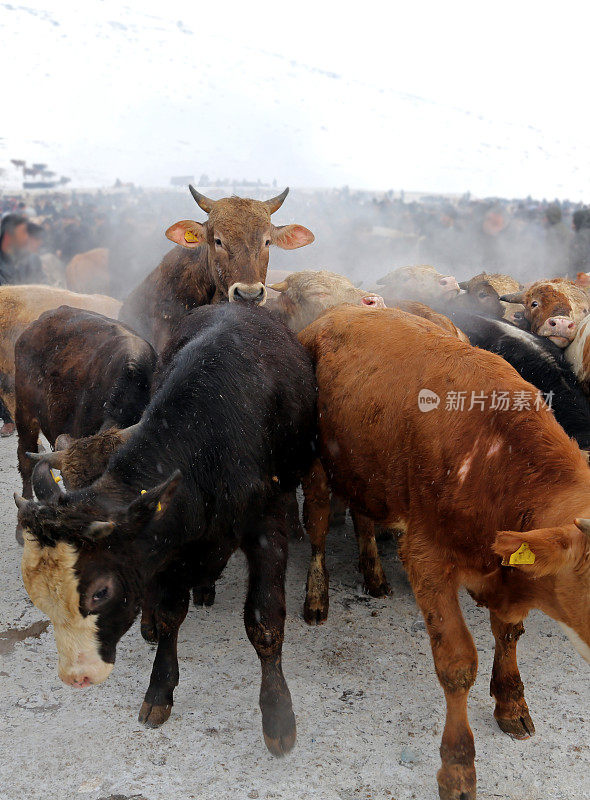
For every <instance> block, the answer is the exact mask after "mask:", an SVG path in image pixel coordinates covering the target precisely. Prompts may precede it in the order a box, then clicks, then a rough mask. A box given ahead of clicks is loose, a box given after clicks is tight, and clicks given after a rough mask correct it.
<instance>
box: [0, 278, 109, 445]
mask: <svg viewBox="0 0 590 800" xmlns="http://www.w3.org/2000/svg"><path fill="white" fill-rule="evenodd" d="M65 305H67V306H73V307H74V308H84V309H86V310H87V311H97V312H98V313H99V314H104V315H105V317H113V318H114V319H116V318H117V315H118V314H119V309H120V308H121V303H120V302H119V301H118V300H115V299H113V298H112V297H107V296H106V295H101V294H76V293H74V292H69V291H67V290H66V289H58V288H56V287H53V286H36V285H28V286H0V400H2V401H4V403H5V405H6V406H7V409H8V411H9V412H10V414H11V415H14V404H15V401H14V345H15V343H16V340H17V339H18V337H19V336H20V335H21V333H22V332H23V331H24V330H25V328H27V327H28V326H29V325H30V324H31V322H33V321H34V320H36V319H37V318H38V317H39V316H40V315H41V314H42V313H43V312H44V311H48V310H49V309H50V308H58V307H59V306H65ZM4 422H5V424H6V422H7V420H4ZM10 423H11V421H9V424H10ZM12 431H14V426H13V427H12Z"/></svg>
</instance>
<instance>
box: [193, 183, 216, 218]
mask: <svg viewBox="0 0 590 800" xmlns="http://www.w3.org/2000/svg"><path fill="white" fill-rule="evenodd" d="M188 188H189V189H190V192H191V194H192V196H193V197H194V198H195V202H196V203H197V205H198V206H199V208H202V209H203V211H204V212H205V213H206V214H210V213H211V209H212V208H213V206H214V205H215V200H210V199H209V198H208V197H205V195H204V194H201V192H197V190H196V189H195V187H194V186H192V185H191V184H190V183H189V185H188Z"/></svg>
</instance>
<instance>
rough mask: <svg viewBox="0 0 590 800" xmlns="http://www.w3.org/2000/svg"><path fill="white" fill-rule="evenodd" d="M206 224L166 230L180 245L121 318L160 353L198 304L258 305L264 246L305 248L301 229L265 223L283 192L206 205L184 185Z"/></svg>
mask: <svg viewBox="0 0 590 800" xmlns="http://www.w3.org/2000/svg"><path fill="white" fill-rule="evenodd" d="M190 190H191V192H192V195H193V197H194V198H195V200H196V202H197V203H198V205H199V207H200V208H202V209H203V211H205V212H206V213H207V214H208V215H209V218H208V219H207V221H206V222H194V221H192V220H182V221H181V222H176V223H175V224H174V225H172V226H171V227H170V228H168V230H167V231H166V236H167V237H168V238H169V239H170V240H171V241H173V242H175V243H176V244H177V245H178V247H176V248H175V249H174V250H171V251H170V252H169V253H168V254H167V255H166V256H164V259H163V260H162V262H161V264H160V265H159V266H158V267H156V269H155V270H154V271H153V272H151V273H150V274H149V275H148V276H147V278H145V280H144V281H143V282H142V283H141V284H140V285H139V286H138V287H137V288H136V289H135V290H134V291H133V292H132V293H131V294H130V295H129V297H128V298H127V299H126V300H125V302H124V303H123V308H122V309H121V313H120V314H119V319H121V320H122V321H123V322H126V323H127V324H128V325H130V326H131V327H132V328H133V329H134V330H136V331H137V332H138V333H139V334H141V336H143V337H144V338H145V339H147V341H149V342H151V344H153V345H154V347H155V348H156V350H157V351H158V352H160V351H161V350H162V349H163V347H164V345H165V344H166V341H167V339H168V338H169V336H170V333H171V331H172V329H173V328H174V326H175V325H176V323H177V322H178V320H179V319H180V317H182V316H183V315H184V314H186V312H187V311H188V310H190V309H192V308H196V307H197V306H201V305H206V304H209V303H218V302H220V301H223V300H228V299H229V300H230V302H231V301H234V300H245V301H251V302H254V303H258V304H260V305H262V304H264V302H265V301H266V288H265V285H264V284H265V280H266V271H267V267H268V257H269V247H270V245H271V244H274V245H277V246H278V247H281V248H283V249H284V250H293V249H295V248H297V247H303V246H304V245H306V244H311V242H313V240H314V236H313V233H311V231H309V230H308V229H307V228H304V227H303V226H302V225H281V226H280V227H276V226H275V225H273V224H272V223H271V221H270V217H271V214H274V212H275V211H277V210H278V209H279V208H280V207H281V205H282V204H283V201H284V200H285V198H286V196H287V192H288V191H289V190H288V189H285V191H284V192H282V194H280V195H278V196H277V197H273V198H272V200H266V201H265V202H261V201H259V200H249V199H247V198H242V197H225V198H223V199H221V200H210V199H209V198H207V197H205V196H204V195H202V194H200V193H199V192H197V191H196V189H194V188H193V187H192V186H191V187H190Z"/></svg>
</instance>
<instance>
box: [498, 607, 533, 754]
mask: <svg viewBox="0 0 590 800" xmlns="http://www.w3.org/2000/svg"><path fill="white" fill-rule="evenodd" d="M490 622H491V624H492V633H493V634H494V638H495V640H496V651H495V653H494V666H493V667H492V680H491V681H490V694H491V695H492V697H494V698H495V699H496V708H495V710H494V717H495V718H496V722H497V723H498V725H499V726H500V728H501V729H502V730H503V731H504V733H507V734H508V735H509V736H512V738H513V739H529V738H530V737H531V736H532V735H533V734H534V732H535V726H534V725H533V721H532V719H531V715H530V714H529V709H528V706H527V704H526V700H525V699H524V685H523V683H522V680H521V679H520V673H519V671H518V664H517V663H516V643H517V642H518V639H519V637H520V636H522V634H523V633H524V625H523V624H522V622H518V623H516V624H515V625H513V624H511V623H508V622H502V620H501V619H499V617H497V616H496V614H494V612H493V611H490Z"/></svg>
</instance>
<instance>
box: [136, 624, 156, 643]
mask: <svg viewBox="0 0 590 800" xmlns="http://www.w3.org/2000/svg"><path fill="white" fill-rule="evenodd" d="M140 631H141V635H142V636H143V638H144V639H145V640H146V642H148V643H149V644H158V632H157V630H156V626H155V625H154V624H153V623H152V622H142V623H141V626H140Z"/></svg>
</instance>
